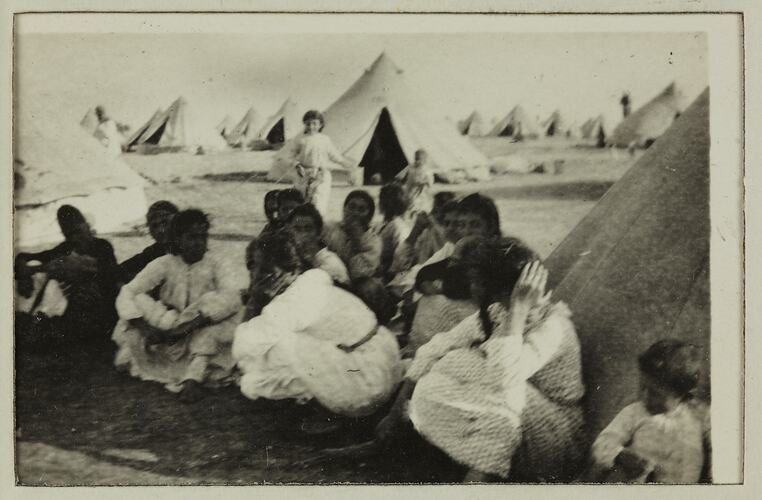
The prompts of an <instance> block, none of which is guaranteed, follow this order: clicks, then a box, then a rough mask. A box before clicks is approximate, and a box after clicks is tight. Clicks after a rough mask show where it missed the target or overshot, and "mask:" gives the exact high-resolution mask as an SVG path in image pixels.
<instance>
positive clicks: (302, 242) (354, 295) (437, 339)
mask: <svg viewBox="0 0 762 500" xmlns="http://www.w3.org/2000/svg"><path fill="white" fill-rule="evenodd" d="M378 205H379V209H380V212H381V214H382V216H383V220H382V222H381V223H380V224H373V219H374V215H375V210H376V203H375V200H374V199H373V197H372V196H371V195H370V194H369V193H368V192H366V191H364V190H355V191H352V192H350V193H349V194H348V195H347V197H346V199H345V201H344V205H343V216H342V219H341V220H340V221H337V222H333V223H327V224H324V221H323V218H322V216H321V214H320V212H319V211H318V210H316V209H315V207H314V206H312V205H311V204H308V203H304V200H303V198H302V195H301V193H300V192H299V191H297V190H295V189H284V190H278V191H272V192H269V193H267V195H266V196H265V199H264V208H265V214H266V216H267V218H268V222H267V225H266V226H265V228H264V229H263V230H262V232H261V234H259V235H258V236H257V237H256V238H254V239H253V240H252V241H251V242H250V244H249V245H248V247H247V249H246V254H245V264H246V268H247V269H248V272H249V283H250V284H249V286H248V288H247V289H245V290H241V289H240V288H239V287H238V285H237V283H238V282H239V280H237V279H236V278H237V276H236V272H237V271H236V266H234V265H233V264H234V263H232V262H231V260H230V259H227V260H226V259H224V258H222V257H224V256H221V255H217V254H215V253H213V252H209V251H208V246H207V243H208V239H209V229H210V221H209V218H208V217H207V215H206V214H205V213H203V212H202V211H200V210H197V209H192V208H191V209H185V210H178V209H177V207H175V206H174V205H173V204H172V203H169V202H166V201H160V202H157V203H155V204H154V205H152V206H151V208H150V209H149V211H148V215H147V222H148V228H149V231H150V234H151V236H152V237H153V239H154V240H155V243H154V244H152V245H151V246H149V247H148V248H146V249H145V250H144V251H143V252H141V253H140V254H138V255H136V256H135V257H133V258H131V259H129V260H127V261H125V262H123V263H122V264H117V263H116V259H115V257H114V252H113V248H112V247H111V245H110V244H109V243H108V242H107V241H105V240H103V239H99V238H97V237H95V235H94V234H93V232H92V230H91V229H90V226H89V225H88V223H87V221H86V219H85V217H84V216H82V214H81V213H79V211H77V210H76V209H75V208H74V207H71V206H66V205H65V206H62V207H61V208H60V209H59V211H58V220H59V224H60V226H61V230H62V232H63V235H64V238H65V241H64V242H63V243H62V244H60V245H58V246H57V247H55V248H54V249H52V250H49V251H46V252H41V253H36V254H18V255H17V257H16V266H15V272H16V279H17V309H18V308H19V307H18V306H19V305H20V306H22V309H23V310H24V314H26V315H27V316H31V317H32V318H33V319H32V320H31V322H32V323H33V324H39V323H41V321H40V319H41V318H42V319H45V318H48V317H49V316H50V315H55V316H57V317H58V319H59V320H60V321H61V323H59V327H58V328H59V329H64V330H65V336H71V335H79V336H82V335H89V336H91V337H92V336H94V335H96V336H97V335H98V334H99V333H100V334H101V335H104V332H111V340H113V342H114V343H116V346H117V353H116V356H115V360H114V363H115V365H116V367H117V368H118V369H122V370H125V371H127V372H128V373H130V374H131V375H132V376H134V377H138V378H140V379H142V380H148V381H154V382H159V383H162V384H164V386H165V387H166V388H167V389H168V390H170V391H173V392H178V393H179V395H180V398H181V399H182V400H183V401H196V400H198V399H199V398H202V397H203V395H204V393H205V392H206V391H208V390H213V389H214V388H217V387H221V386H224V385H230V384H237V385H238V386H239V387H240V390H241V392H242V394H243V395H244V396H246V397H247V398H250V399H254V400H259V399H264V400H270V401H273V402H274V403H273V404H274V405H280V407H281V408H283V407H285V408H289V407H292V408H297V407H299V408H302V409H303V408H306V407H308V408H311V409H312V411H311V412H307V413H304V412H303V413H302V414H307V415H309V419H308V420H309V421H305V422H302V425H300V426H299V428H300V429H301V430H302V431H304V432H307V433H309V432H311V430H310V429H312V430H313V431H314V432H316V433H317V432H327V431H330V430H333V431H334V432H335V431H336V429H340V428H341V422H342V421H347V420H351V419H362V418H373V417H374V416H375V417H377V419H376V420H375V422H377V425H375V433H374V435H373V439H372V443H373V445H374V447H375V449H378V450H386V452H389V450H392V451H393V450H395V449H399V447H409V446H412V445H413V444H412V443H416V442H417V443H418V444H419V445H420V446H423V447H424V448H426V447H428V448H429V449H430V450H433V451H435V452H437V453H440V454H441V453H444V454H445V455H446V456H447V457H448V459H449V460H451V461H452V462H453V463H454V464H456V465H457V466H458V470H459V471H460V472H459V473H462V477H461V479H465V480H468V481H489V480H498V481H505V480H522V481H549V482H552V481H570V480H573V479H574V478H578V477H580V473H582V472H583V469H585V476H583V477H586V478H588V479H589V480H594V481H601V480H606V479H610V480H622V481H656V482H681V483H683V482H687V483H690V482H697V481H698V480H699V478H700V476H701V474H702V467H703V466H704V464H705V463H706V459H705V456H706V453H707V446H708V445H707V439H706V436H707V435H708V434H707V433H708V425H707V423H706V422H707V420H706V417H705V416H706V415H707V414H708V412H707V411H706V408H705V406H703V405H701V404H699V403H698V402H697V401H696V400H695V399H694V398H693V396H692V394H693V392H694V390H695V388H696V386H697V384H698V380H699V376H700V373H699V364H698V362H697V360H696V356H695V354H694V352H693V350H692V348H691V346H688V345H685V344H683V343H681V342H679V341H662V342H660V343H657V344H655V345H654V346H653V347H652V348H651V349H649V350H648V351H647V352H645V353H643V354H642V355H641V357H640V358H639V363H640V365H639V366H640V368H641V373H642V379H643V384H642V385H643V390H642V398H643V401H642V402H638V403H635V404H633V405H631V406H628V407H627V408H625V409H624V410H623V411H622V414H620V415H619V416H617V417H616V418H615V419H614V421H613V422H612V423H611V425H610V426H609V427H607V428H606V429H605V430H604V431H603V432H602V433H601V434H600V436H599V437H598V438H597V439H596V440H595V443H594V445H593V447H592V451H591V450H590V449H589V447H588V446H587V443H588V440H587V436H586V434H585V426H584V418H583V412H582V406H581V401H582V397H583V395H584V392H585V388H584V385H583V380H582V370H581V360H580V346H579V340H578V338H577V334H576V332H575V329H574V325H573V323H572V321H571V313H570V311H569V309H568V308H567V307H566V305H565V304H563V303H562V302H554V301H553V300H552V299H551V294H550V292H549V291H547V290H546V280H547V271H546V270H545V268H544V267H543V265H542V264H541V262H540V259H539V257H538V255H537V254H536V253H535V252H534V251H533V250H532V249H530V248H529V247H528V246H527V245H526V244H524V243H523V242H522V241H521V240H519V239H517V238H513V237H507V236H504V235H503V234H502V232H501V229H500V218H499V215H498V210H497V208H496V206H495V203H494V202H493V201H492V200H491V199H490V198H488V197H486V196H483V195H481V194H478V193H474V194H470V195H468V196H465V197H463V198H460V199H459V198H457V197H456V195H455V194H454V193H452V192H440V193H437V194H436V195H435V197H434V206H433V209H432V210H431V212H430V213H425V212H413V213H411V210H409V202H408V199H407V197H406V194H405V191H404V189H403V188H402V187H401V186H400V185H399V184H396V183H393V184H389V185H386V186H383V187H382V188H381V190H380V193H379V203H378ZM51 290H58V291H59V292H57V293H58V295H56V294H54V293H51ZM61 301H64V302H65V303H66V305H65V310H61V308H60V307H59V309H58V310H57V311H54V309H55V308H50V307H49V304H51V303H59V304H60V302H61ZM60 325H62V326H60ZM17 335H19V334H18V333H17ZM310 422H313V423H314V422H318V423H321V422H322V423H326V422H327V423H328V424H330V425H322V426H321V425H317V426H313V427H312V428H311V427H310V425H309V424H310ZM588 457H591V464H590V466H589V467H586V463H587V462H586V459H587V458H588Z"/></svg>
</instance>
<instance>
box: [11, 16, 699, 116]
mask: <svg viewBox="0 0 762 500" xmlns="http://www.w3.org/2000/svg"><path fill="white" fill-rule="evenodd" d="M189 31H190V30H189ZM15 44H16V45H15V47H16V59H15V60H16V66H15V88H16V89H17V97H18V100H17V105H18V107H19V110H20V111H21V112H23V107H24V102H26V100H38V101H40V102H44V103H45V104H46V107H47V109H50V110H51V112H55V113H56V114H57V115H59V116H60V117H61V118H63V119H65V120H68V121H72V122H74V121H77V122H78V121H79V120H80V119H81V118H82V116H83V115H84V114H85V112H86V111H87V109H88V108H91V107H94V106H95V105H97V104H102V105H104V106H105V107H106V109H107V110H108V113H109V115H110V116H111V117H112V118H114V119H116V120H117V121H119V122H123V123H126V124H129V125H130V126H132V127H133V128H136V127H138V126H140V125H141V124H142V123H143V122H145V121H146V120H147V119H148V118H149V117H150V116H151V115H152V114H153V112H154V111H155V110H156V109H157V108H158V107H162V108H166V107H167V106H168V105H169V104H170V103H171V102H172V101H173V100H174V99H176V98H177V97H178V96H180V95H182V96H184V97H185V98H186V99H188V101H189V102H190V104H191V105H192V106H193V107H194V114H195V115H197V116H199V115H200V116H203V117H204V119H205V120H206V119H208V122H209V125H210V126H211V127H213V126H215V125H216V124H217V123H219V122H220V121H221V120H222V118H223V117H224V116H225V115H228V114H229V115H231V117H232V118H233V119H234V120H239V119H240V118H241V117H242V116H243V114H244V113H245V112H246V110H247V109H248V108H249V107H250V106H254V108H255V109H256V110H257V111H258V112H259V113H261V114H263V115H265V116H269V115H270V114H272V113H273V112H274V111H275V110H276V109H277V108H278V107H279V106H280V104H281V103H282V102H283V100H285V99H286V98H287V97H289V96H290V97H292V98H294V99H295V100H296V101H297V102H298V103H299V104H300V106H301V107H302V108H303V109H304V110H307V109H311V108H316V109H320V110H324V109H325V108H327V107H328V106H329V105H330V104H331V103H332V102H333V101H335V100H336V99H337V98H338V97H340V96H341V94H342V93H343V92H344V91H345V90H346V89H347V88H349V86H350V85H351V84H352V83H353V82H354V81H355V80H356V79H357V78H359V77H360V76H361V75H362V73H363V71H364V70H365V69H366V68H367V67H368V66H370V64H371V63H372V62H373V60H374V59H375V58H376V57H378V55H379V54H380V53H381V52H382V51H385V52H386V53H387V55H388V56H390V57H391V59H392V60H393V61H394V62H395V63H396V64H397V66H399V67H400V68H401V69H403V70H404V76H405V79H406V80H407V82H408V84H409V85H410V86H412V87H414V88H417V90H418V92H419V94H420V96H421V98H422V99H426V100H428V101H429V103H430V104H431V105H432V106H433V107H434V108H435V109H436V110H437V112H438V113H439V114H440V116H441V117H443V118H444V117H450V118H451V119H453V120H459V119H462V118H464V117H465V116H467V115H468V114H469V113H470V112H471V111H473V110H477V111H479V112H480V113H481V114H482V115H483V116H484V117H485V118H486V119H487V121H490V119H492V118H500V117H502V116H504V115H505V114H506V113H508V111H510V109H511V108H512V107H513V106H514V105H516V104H522V105H523V106H524V107H525V108H526V109H527V110H528V111H529V112H530V114H532V115H535V116H538V117H540V118H543V119H544V118H545V117H547V116H548V115H549V114H550V113H551V112H552V111H553V110H555V109H560V111H561V113H562V115H564V116H565V117H566V119H567V121H569V122H570V123H571V122H575V121H576V122H580V123H581V122H583V121H584V120H586V119H588V118H590V117H592V116H596V115H598V114H603V115H604V117H605V119H606V121H607V123H609V124H615V123H617V122H618V121H619V120H620V119H621V108H620V105H619V98H620V97H621V94H622V92H623V91H625V90H626V91H629V92H630V94H631V99H632V103H633V107H634V108H637V107H638V106H640V105H642V104H644V103H645V102H647V101H648V100H649V99H650V98H652V97H653V96H654V95H656V94H657V93H658V92H659V91H660V90H662V89H663V88H664V87H666V86H667V85H668V84H669V83H670V82H671V81H673V80H674V81H676V82H677V84H678V86H679V87H680V88H681V89H682V91H683V92H684V93H685V95H686V98H687V99H689V100H690V99H692V98H694V97H695V96H697V95H698V94H699V93H700V92H701V91H702V90H703V88H704V87H705V86H706V85H707V81H708V68H707V39H706V35H704V34H701V33H691V32H682V33H681V32H675V33H648V32H645V33H644V32H633V33H619V32H609V33H527V32H489V33H474V32H472V33H458V32H452V33H430V32H429V33H392V32H390V33H370V34H364V33H341V34H332V33H199V32H187V33H182V32H173V33H120V32H118V31H117V30H115V31H114V32H101V33H92V32H90V33H85V32H81V33H40V32H35V30H25V31H24V32H20V34H17V36H16V39H15Z"/></svg>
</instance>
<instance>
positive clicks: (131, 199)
mask: <svg viewBox="0 0 762 500" xmlns="http://www.w3.org/2000/svg"><path fill="white" fill-rule="evenodd" d="M366 76H367V75H366ZM372 81H373V80H372V79H369V78H366V79H364V80H362V82H361V83H362V85H360V86H358V87H356V88H354V91H353V93H352V94H351V95H350V96H348V100H347V101H346V106H350V105H352V104H353V99H354V98H356V97H357V96H359V95H362V93H363V92H364V89H365V85H367V84H369V83H372ZM389 105H391V101H389V102H387V103H380V104H379V106H383V107H386V106H389ZM35 106H36V103H33V102H29V103H26V104H25V106H24V107H23V108H22V109H20V110H19V111H20V112H19V113H17V114H16V116H17V120H18V121H17V126H16V127H15V130H16V136H15V144H14V146H15V147H14V174H15V175H14V180H15V185H14V188H15V189H14V205H15V214H14V223H15V240H16V248H17V249H23V248H25V247H28V246H29V245H41V244H50V243H52V242H56V241H60V239H61V235H60V232H59V231H58V228H57V227H56V222H55V220H56V217H55V213H56V209H57V208H58V207H59V206H60V205H61V204H64V203H68V204H72V205H74V206H76V207H78V208H80V210H82V211H83V212H85V213H86V214H91V215H94V217H95V219H94V225H95V228H96V230H97V231H98V232H100V233H108V232H113V231H116V230H118V229H120V228H125V227H129V225H130V224H132V223H134V222H136V221H139V220H142V219H143V218H144V216H145V211H146V198H145V194H144V191H143V181H142V178H140V177H139V176H138V175H136V174H135V173H134V172H133V171H132V170H131V169H130V168H129V167H128V166H127V165H126V164H125V163H124V161H123V160H122V159H121V158H112V157H109V156H108V155H107V153H106V150H105V148H103V147H101V145H100V143H99V142H98V141H97V140H96V139H94V138H93V137H92V136H91V135H89V134H87V132H86V131H84V130H82V129H81V128H79V127H67V126H65V125H64V124H63V123H61V121H62V119H61V118H60V117H58V116H56V115H55V114H51V113H50V111H49V108H44V107H42V106H37V107H35ZM366 111H367V112H368V113H370V112H372V111H373V109H369V110H366ZM343 112H346V109H345V108H335V109H333V110H331V114H330V115H329V116H330V117H331V118H334V119H335V118H339V117H341V116H342V115H341V113H343ZM389 115H390V116H391V117H393V118H394V117H396V116H398V115H397V114H396V108H395V107H394V106H392V107H391V110H389ZM407 118H408V117H407V116H406V115H404V114H403V115H402V116H401V119H399V120H398V123H401V124H406V125H407V124H409V123H410V122H407V121H406V119H407ZM379 120H380V118H379ZM336 121H337V122H338V123H339V124H340V123H341V122H340V121H338V120H336ZM395 123H397V122H395ZM352 125H353V124H352V123H348V124H347V126H352ZM335 127H336V128H334V130H333V131H334V132H335V133H336V134H337V137H341V135H340V134H341V132H342V130H343V129H342V128H341V126H340V125H335ZM401 130H402V131H405V130H406V129H405V128H402V129H401ZM371 135H372V134H371ZM402 137H403V138H407V136H405V135H403V136H402ZM371 140H372V139H367V141H364V142H366V144H359V145H357V147H358V148H359V150H362V149H363V148H366V147H367V143H370V141H371ZM341 145H342V148H344V149H345V150H349V151H351V150H352V146H353V145H351V144H350V145H349V147H347V144H346V143H344V142H342V143H341ZM405 147H409V143H407V142H405ZM709 221H710V218H709V91H708V89H707V90H705V91H704V92H703V93H702V94H701V96H699V98H698V99H696V101H695V102H694V103H693V104H692V105H691V106H690V107H689V108H688V109H687V110H686V111H685V113H683V114H682V115H681V116H680V117H679V119H677V120H675V122H674V124H673V125H672V126H671V127H670V128H669V129H668V130H667V131H666V133H665V134H664V135H663V136H662V137H661V138H660V139H659V140H658V141H657V142H656V143H655V144H654V145H653V147H651V148H649V150H648V151H646V153H645V154H644V155H643V156H642V157H641V158H640V159H639V160H638V161H637V162H636V163H635V164H634V165H633V166H632V167H631V168H630V169H629V170H628V171H627V172H626V173H625V175H624V176H623V177H622V178H621V179H620V180H619V181H617V182H616V183H615V184H614V185H613V186H612V187H611V188H610V189H609V191H608V192H607V193H606V195H605V196H604V197H603V198H601V200H600V201H599V202H598V203H597V204H596V205H595V207H593V209H592V210H591V211H590V213H589V214H588V215H586V216H585V218H584V219H583V220H582V221H581V222H580V223H579V224H578V225H577V226H576V227H575V228H574V229H573V230H572V231H571V232H570V233H569V234H568V235H567V236H566V238H565V239H564V240H563V241H562V242H561V244H560V245H559V246H558V247H557V248H556V249H555V250H554V251H553V253H552V254H551V255H550V256H549V257H548V258H547V259H546V261H545V264H546V266H547V268H548V270H549V283H548V284H549V286H550V287H551V288H552V289H553V290H554V298H555V299H556V300H562V301H564V302H566V303H567V304H568V305H569V307H570V308H571V310H572V311H573V312H574V324H575V327H576V329H577V332H578V334H579V337H580V344H581V348H582V355H583V357H582V359H583V370H584V377H585V384H586V386H587V387H588V388H589V389H590V390H589V391H588V393H587V395H586V398H585V405H586V407H587V408H586V410H587V411H586V417H587V423H588V424H589V430H590V435H592V436H595V435H596V434H597V433H598V431H600V430H601V429H602V428H603V427H604V426H605V425H606V424H607V423H608V422H610V421H611V419H612V418H613V416H614V415H616V413H617V412H618V411H619V410H620V409H621V408H622V407H623V406H624V405H625V404H627V403H628V402H629V401H630V398H631V397H632V396H633V395H635V394H637V391H638V367H637V363H636V362H635V361H634V360H633V356H634V355H635V353H638V352H642V351H643V350H644V349H645V348H646V347H647V346H649V345H650V344H652V343H653V342H655V341H657V340H660V339H664V338H677V339H681V340H684V341H686V342H689V343H692V344H695V345H698V346H701V347H704V348H705V349H706V356H705V357H704V359H703V361H704V372H703V373H704V380H703V381H702V389H703V391H702V392H703V394H709V385H708V384H709V379H710V377H709V368H710V365H709V359H710V358H709V353H708V350H709V347H710V342H709V341H710V326H711V321H710V288H709V233H710V230H709ZM632 276H637V279H631V277H632Z"/></svg>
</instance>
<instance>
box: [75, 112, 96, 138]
mask: <svg viewBox="0 0 762 500" xmlns="http://www.w3.org/2000/svg"><path fill="white" fill-rule="evenodd" d="M79 124H80V126H82V128H83V129H85V132H87V133H88V134H90V135H93V134H94V133H95V129H97V128H98V116H97V115H96V114H95V109H94V108H90V109H88V110H87V113H85V116H83V117H82V120H81V121H80V122H79Z"/></svg>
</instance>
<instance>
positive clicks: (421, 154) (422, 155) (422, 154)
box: [415, 149, 429, 165]
mask: <svg viewBox="0 0 762 500" xmlns="http://www.w3.org/2000/svg"><path fill="white" fill-rule="evenodd" d="M428 159H429V154H428V153H427V152H426V150H425V149H419V150H417V151H416V152H415V164H416V165H423V164H424V163H426V160H428Z"/></svg>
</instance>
